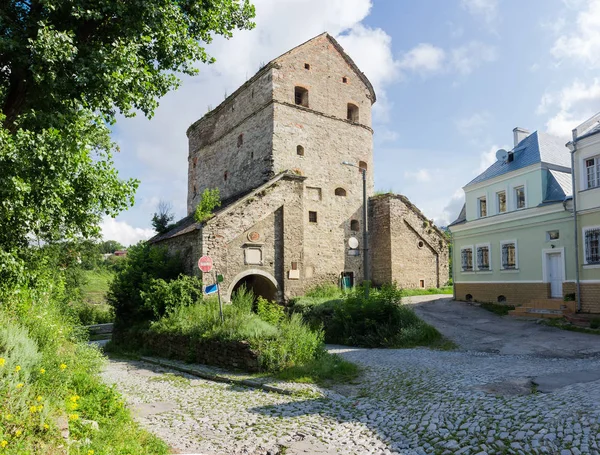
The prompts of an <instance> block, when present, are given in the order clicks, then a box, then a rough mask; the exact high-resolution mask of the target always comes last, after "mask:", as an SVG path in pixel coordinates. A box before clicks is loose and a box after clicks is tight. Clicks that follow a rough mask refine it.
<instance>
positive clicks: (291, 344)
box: [150, 290, 325, 372]
mask: <svg viewBox="0 0 600 455" xmlns="http://www.w3.org/2000/svg"><path fill="white" fill-rule="evenodd" d="M258 303H259V305H258V314H256V313H254V312H253V311H252V309H253V307H254V296H253V295H252V294H251V293H249V292H246V291H245V290H242V291H240V292H239V293H238V294H237V295H236V296H234V298H233V302H232V304H231V305H225V306H224V307H223V317H224V321H223V322H221V319H220V313H219V304H218V302H217V301H216V299H206V300H204V301H200V302H197V303H195V304H192V305H188V306H179V307H175V308H172V309H171V311H169V312H168V313H167V314H166V315H165V316H163V317H162V318H160V319H159V320H158V321H155V322H154V323H152V324H151V326H150V332H156V333H169V334H176V335H187V336H190V337H192V338H196V339H203V340H220V341H248V342H249V343H250V346H251V347H252V349H254V350H255V351H257V352H258V354H259V361H260V364H261V368H262V369H263V370H264V371H268V372H277V371H281V370H283V369H285V368H290V367H294V366H299V365H304V364H307V363H309V362H312V361H314V360H315V359H318V358H320V357H321V356H322V355H323V353H324V352H325V350H324V346H323V332H322V330H320V329H316V330H311V329H310V328H309V327H308V325H307V324H306V323H305V322H304V321H303V320H302V317H301V316H300V315H298V314H295V315H291V316H289V317H288V316H285V315H284V314H283V312H282V311H281V310H280V309H279V307H278V305H277V304H276V303H273V302H268V301H266V300H264V299H263V300H262V302H261V300H259V301H258ZM269 307H272V308H269ZM261 314H262V315H263V317H266V318H267V319H269V320H270V322H267V321H265V320H264V319H262V318H261ZM265 315H266V316H265Z"/></svg>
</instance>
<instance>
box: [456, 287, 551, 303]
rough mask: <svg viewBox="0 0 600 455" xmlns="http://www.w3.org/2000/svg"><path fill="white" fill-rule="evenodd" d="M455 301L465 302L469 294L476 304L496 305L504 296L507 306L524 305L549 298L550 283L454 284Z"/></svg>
mask: <svg viewBox="0 0 600 455" xmlns="http://www.w3.org/2000/svg"><path fill="white" fill-rule="evenodd" d="M454 292H455V293H456V299H457V300H464V301H467V300H469V299H467V294H471V296H472V300H473V301H476V302H492V303H498V297H499V296H504V297H505V298H506V302H504V303H506V304H507V305H524V304H526V303H529V302H531V301H532V300H534V299H547V298H549V297H550V283H455V284H454Z"/></svg>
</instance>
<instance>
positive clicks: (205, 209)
mask: <svg viewBox="0 0 600 455" xmlns="http://www.w3.org/2000/svg"><path fill="white" fill-rule="evenodd" d="M218 207H221V195H220V193H219V188H206V189H205V190H204V192H203V193H202V196H200V202H199V203H198V205H197V206H196V211H195V212H194V219H195V220H196V221H197V222H198V223H204V222H205V221H207V220H209V219H210V218H211V217H212V215H213V211H214V210H215V209H216V208H218Z"/></svg>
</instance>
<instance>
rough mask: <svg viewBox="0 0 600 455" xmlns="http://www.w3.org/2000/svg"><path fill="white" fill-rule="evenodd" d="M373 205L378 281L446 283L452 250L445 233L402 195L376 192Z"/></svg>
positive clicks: (415, 284) (414, 284) (409, 285)
mask: <svg viewBox="0 0 600 455" xmlns="http://www.w3.org/2000/svg"><path fill="white" fill-rule="evenodd" d="M370 205H371V209H370V210H371V213H372V219H373V226H372V229H371V233H370V236H369V238H370V239H371V242H372V246H371V248H372V258H373V259H372V262H371V270H372V273H373V278H374V280H375V282H376V284H383V283H385V282H390V281H392V282H393V281H395V282H397V283H398V285H399V286H401V287H405V288H418V287H424V288H429V287H438V286H444V285H445V284H446V282H447V281H448V279H449V270H448V252H449V251H448V242H447V241H446V239H445V237H444V236H443V234H441V233H440V232H439V231H438V230H437V229H436V228H435V227H434V226H432V225H431V222H430V221H429V220H427V219H426V218H425V217H424V216H423V215H422V214H420V213H419V212H418V209H416V208H415V207H414V206H412V204H411V203H410V201H408V200H407V199H406V198H404V197H403V196H396V195H391V194H387V195H381V196H376V197H374V198H371V200H370ZM380 236H381V237H382V238H379V237H380ZM388 238H389V244H390V247H388V245H387V242H388ZM388 251H389V253H388Z"/></svg>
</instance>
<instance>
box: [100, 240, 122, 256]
mask: <svg viewBox="0 0 600 455" xmlns="http://www.w3.org/2000/svg"><path fill="white" fill-rule="evenodd" d="M98 248H99V251H100V253H101V254H108V253H114V252H115V251H117V250H124V249H125V247H124V246H123V245H121V244H120V243H119V242H117V241H116V240H105V241H104V242H102V243H100V246H99V247H98Z"/></svg>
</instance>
